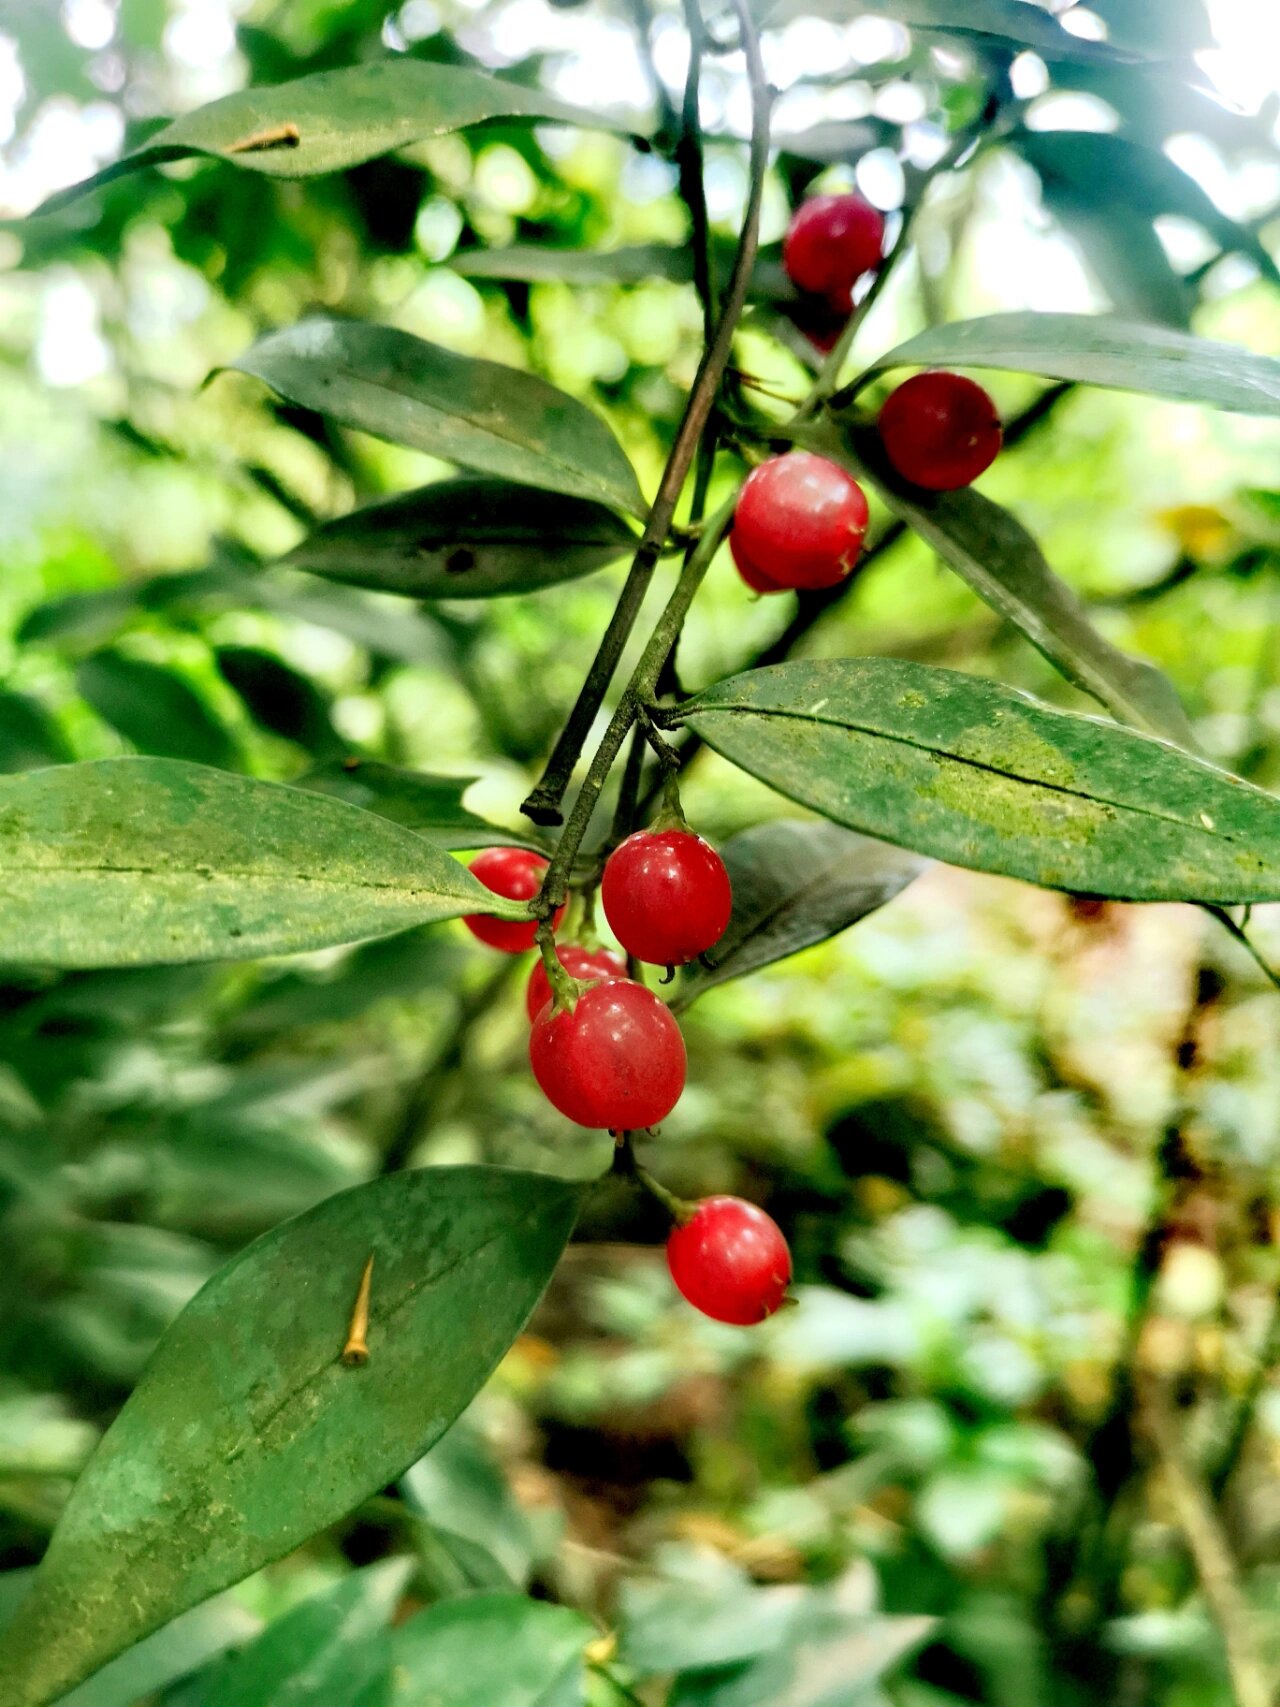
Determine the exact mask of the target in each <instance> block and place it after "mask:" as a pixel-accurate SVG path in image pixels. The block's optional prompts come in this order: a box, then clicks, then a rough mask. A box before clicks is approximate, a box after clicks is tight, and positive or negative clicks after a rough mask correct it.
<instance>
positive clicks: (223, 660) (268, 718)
mask: <svg viewBox="0 0 1280 1707" xmlns="http://www.w3.org/2000/svg"><path fill="white" fill-rule="evenodd" d="M214 656H215V658H216V659H217V664H218V670H219V673H220V674H221V676H222V678H223V680H224V681H225V682H227V683H229V684H230V686H231V687H233V688H234V689H235V691H236V692H237V693H238V694H239V695H240V698H241V699H242V700H243V701H244V702H245V705H246V707H247V708H248V711H249V714H250V716H251V717H252V718H253V720H254V722H255V723H260V724H261V725H262V727H263V728H264V729H269V730H270V731H271V732H272V734H273V735H282V736H283V737H284V739H285V740H286V741H296V742H297V744H298V745H299V746H300V747H305V748H306V749H307V750H308V752H312V753H315V754H317V755H318V756H319V757H321V758H323V757H325V755H326V754H330V753H340V752H342V751H343V750H344V748H345V746H346V743H345V742H344V741H343V739H342V737H341V736H340V735H339V734H338V732H337V730H336V729H335V728H334V726H333V722H332V720H331V718H330V716H329V701H328V699H327V697H326V696H325V695H324V694H322V693H321V692H320V689H319V688H318V687H316V685H315V683H314V682H312V681H310V680H308V678H307V677H306V676H303V675H300V674H299V673H298V671H297V670H294V669H291V668H290V666H289V665H288V664H286V663H285V661H284V659H283V658H278V657H277V656H276V654H275V653H274V652H264V651H263V650H262V649H261V648H260V647H257V646H219V647H218V649H217V651H216V652H215V654H214Z"/></svg>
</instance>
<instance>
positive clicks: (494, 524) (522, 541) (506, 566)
mask: <svg viewBox="0 0 1280 1707" xmlns="http://www.w3.org/2000/svg"><path fill="white" fill-rule="evenodd" d="M635 545H636V536H635V534H634V533H633V532H632V531H631V529H630V528H629V527H628V526H627V525H626V523H625V522H623V521H621V520H620V519H619V517H618V516H617V515H615V513H614V512H613V511H612V510H610V509H607V508H606V507H605V506H604V505H603V504H597V503H594V502H592V501H591V500H590V499H586V498H567V497H565V496H563V495H562V494H560V493H558V492H540V491H538V490H536V489H535V488H534V487H531V486H517V485H514V484H513V483H512V482H511V481H508V480H485V479H475V478H465V479H461V480H441V481H438V482H437V483H436V484H435V485H434V486H423V487H421V488H419V490H418V491H416V492H406V493H405V494H404V495H403V496H402V497H399V498H392V499H390V500H389V501H388V502H387V503H384V504H371V505H370V506H369V507H368V508H367V509H364V510H356V511H354V512H353V513H352V514H351V515H349V516H340V517H339V518H338V519H337V520H336V521H332V522H326V523H325V525H324V526H323V527H321V528H318V529H317V530H316V532H315V533H313V534H312V535H311V536H310V537H309V538H307V539H304V540H303V541H302V543H301V545H296V546H294V548H293V550H292V551H290V552H289V553H287V555H286V556H285V557H283V558H282V559H281V562H282V563H286V564H288V565H289V567H290V568H293V569H306V570H308V571H309V572H310V573H311V574H313V575H323V576H324V577H325V578H326V579H327V580H330V581H345V582H347V583H348V584H349V585H351V586H354V587H370V588H372V589H374V590H375V591H376V592H382V593H404V594H406V595H408V596H409V597H410V598H415V599H492V598H497V597H500V596H502V595H504V594H508V593H528V592H533V591H535V590H536V589H537V588H539V587H552V586H555V585H556V584H557V583H559V582H561V581H573V580H576V579H577V578H578V577H579V576H580V575H589V574H590V573H591V571H592V570H593V569H599V568H601V567H602V566H603V565H604V564H606V563H612V562H614V561H616V559H617V558H619V557H622V556H623V555H625V554H626V553H628V552H631V551H634V550H635Z"/></svg>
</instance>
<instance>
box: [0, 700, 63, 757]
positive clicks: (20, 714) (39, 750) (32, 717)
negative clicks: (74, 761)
mask: <svg viewBox="0 0 1280 1707" xmlns="http://www.w3.org/2000/svg"><path fill="white" fill-rule="evenodd" d="M70 757H71V750H70V748H69V747H68V746H67V742H66V737H65V736H64V735H63V733H62V731H61V729H59V727H58V725H57V724H56V723H55V722H54V720H53V718H52V717H51V716H50V714H49V713H48V712H47V711H46V710H45V708H44V706H43V705H41V703H40V701H39V700H38V699H33V698H32V697H31V695H30V694H25V693H7V692H6V693H0V771H26V770H36V769H38V768H39V767H40V766H41V765H62V764H65V763H66V762H67V760H68V759H69V758H70Z"/></svg>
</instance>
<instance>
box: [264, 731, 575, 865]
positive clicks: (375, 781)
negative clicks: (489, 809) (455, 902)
mask: <svg viewBox="0 0 1280 1707" xmlns="http://www.w3.org/2000/svg"><path fill="white" fill-rule="evenodd" d="M475 780H476V779H475V777H473V776H433V775H431V773H430V772H429V771H410V770H402V769H400V767H399V766H398V765H384V764H381V763H379V762H378V761H377V760H376V759H346V760H344V761H342V762H340V763H338V764H333V765H321V766H319V767H317V769H315V770H313V771H308V772H307V774H306V776H301V777H299V778H298V780H297V781H296V783H294V785H293V786H294V787H295V788H307V789H314V790H315V791H316V792H317V793H318V794H331V795H333V796H334V797H335V798H336V799H338V800H347V801H350V803H351V805H353V806H362V807H363V808H364V809H365V810H366V811H367V812H376V813H377V814H378V815H379V817H382V818H390V819H391V820H392V821H393V823H396V824H403V825H405V827H406V828H407V829H410V830H416V831H417V832H418V834H419V835H420V836H427V837H429V838H430V839H431V841H433V842H437V843H438V844H439V845H440V846H441V847H442V848H448V849H450V850H457V849H459V848H496V847H503V848H506V847H518V848H533V849H534V850H535V851H537V852H543V851H545V849H544V847H543V844H542V843H541V842H539V841H537V840H536V839H531V838H530V837H529V836H528V835H526V834H525V833H523V832H522V831H520V830H504V829H503V828H502V827H501V826H500V825H498V824H490V823H489V822H488V821H487V819H484V818H478V817H477V816H476V815H475V813H474V812H468V811H467V809H466V807H465V806H464V805H463V804H462V798H463V796H464V795H465V794H466V792H467V790H468V789H469V788H470V787H471V785H472V783H473V782H475ZM486 893H487V891H486Z"/></svg>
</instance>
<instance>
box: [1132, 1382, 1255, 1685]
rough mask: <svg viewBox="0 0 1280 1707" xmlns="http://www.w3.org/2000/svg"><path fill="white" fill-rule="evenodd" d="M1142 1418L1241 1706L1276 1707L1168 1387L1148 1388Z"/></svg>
mask: <svg viewBox="0 0 1280 1707" xmlns="http://www.w3.org/2000/svg"><path fill="white" fill-rule="evenodd" d="M1139 1416H1140V1418H1141V1420H1142V1423H1143V1426H1144V1429H1145V1432H1146V1434H1147V1436H1148V1438H1149V1439H1150V1441H1151V1443H1152V1445H1153V1446H1154V1447H1155V1449H1156V1453H1157V1456H1158V1458H1159V1461H1160V1469H1161V1472H1162V1474H1163V1477H1164V1484H1165V1488H1166V1490H1167V1492H1168V1495H1169V1500H1170V1503H1171V1504H1172V1506H1173V1512H1174V1517H1175V1518H1176V1520H1177V1524H1178V1528H1179V1529H1180V1530H1181V1531H1182V1535H1183V1539H1184V1540H1185V1541H1186V1543H1187V1548H1188V1551H1189V1552H1190V1554H1191V1557H1192V1559H1193V1561H1194V1563H1195V1567H1196V1574H1197V1576H1198V1577H1199V1578H1200V1587H1201V1588H1202V1589H1203V1590H1204V1598H1205V1602H1206V1604H1207V1606H1208V1608H1209V1612H1210V1614H1211V1616H1212V1618H1213V1621H1214V1623H1215V1624H1216V1625H1217V1626H1218V1630H1219V1633H1220V1634H1221V1636H1222V1645H1223V1647H1224V1649H1225V1650H1226V1656H1227V1671H1228V1673H1229V1675H1230V1678H1231V1688H1232V1691H1233V1693H1234V1695H1235V1699H1236V1707H1275V1690H1274V1684H1273V1681H1272V1679H1271V1678H1270V1677H1269V1676H1268V1668H1267V1666H1266V1663H1265V1661H1264V1660H1263V1657H1262V1653H1261V1652H1260V1649H1259V1644H1258V1640H1257V1632H1256V1630H1255V1617H1254V1614H1253V1611H1252V1609H1251V1608H1250V1606H1249V1603H1248V1601H1247V1600H1246V1598H1245V1595H1244V1591H1243V1589H1242V1588H1241V1586H1240V1578H1239V1573H1238V1571H1237V1569H1236V1562H1235V1560H1234V1558H1233V1557H1232V1555H1231V1549H1230V1547H1229V1546H1228V1544H1227V1538H1226V1536H1225V1534H1224V1533H1223V1530H1222V1524H1221V1522H1220V1520H1219V1517H1218V1513H1217V1511H1216V1510H1215V1508H1214V1504H1213V1501H1212V1500H1211V1499H1210V1497H1209V1493H1208V1490H1207V1489H1206V1487H1205V1485H1204V1483H1203V1481H1202V1480H1201V1479H1200V1476H1199V1475H1198V1473H1197V1472H1196V1470H1195V1468H1194V1467H1193V1466H1192V1464H1191V1462H1190V1460H1189V1459H1188V1457H1187V1455H1186V1453H1185V1452H1184V1450H1183V1446H1182V1439H1181V1435H1180V1431H1179V1429H1178V1423H1177V1418H1176V1416H1175V1414H1174V1411H1173V1407H1172V1406H1171V1404H1170V1402H1169V1398H1168V1394H1167V1393H1166V1391H1165V1389H1164V1386H1163V1385H1162V1384H1161V1383H1159V1382H1157V1381H1150V1382H1146V1383H1144V1384H1143V1387H1142V1391H1141V1394H1140V1404H1139Z"/></svg>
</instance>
